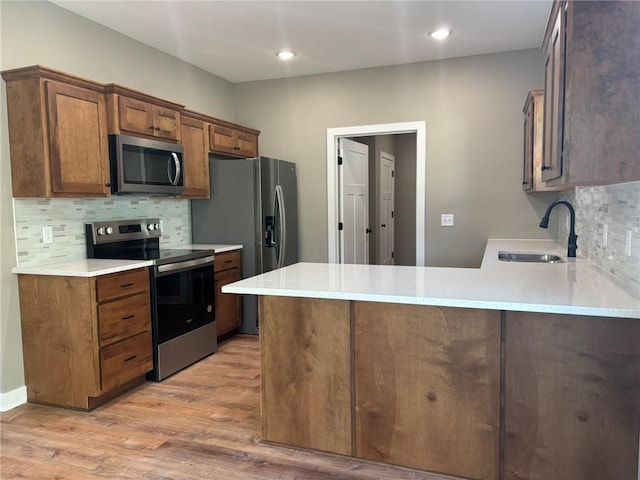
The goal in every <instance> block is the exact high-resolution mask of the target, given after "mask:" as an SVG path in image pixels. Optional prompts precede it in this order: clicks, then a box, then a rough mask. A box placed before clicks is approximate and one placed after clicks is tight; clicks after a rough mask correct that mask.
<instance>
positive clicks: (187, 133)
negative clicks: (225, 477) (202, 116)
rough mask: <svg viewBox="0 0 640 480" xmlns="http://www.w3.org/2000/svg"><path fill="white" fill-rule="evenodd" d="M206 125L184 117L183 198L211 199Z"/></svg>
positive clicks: (182, 131) (182, 132) (182, 122)
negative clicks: (184, 188)
mask: <svg viewBox="0 0 640 480" xmlns="http://www.w3.org/2000/svg"><path fill="white" fill-rule="evenodd" d="M205 128H206V124H205V123H204V122H202V121H200V120H195V119H192V118H188V117H185V116H184V115H183V116H182V120H181V132H180V133H181V137H182V147H183V152H184V182H185V187H186V190H185V192H184V193H183V194H182V196H183V197H205V198H209V195H210V186H209V149H208V145H207V136H206V135H207V132H206V131H205Z"/></svg>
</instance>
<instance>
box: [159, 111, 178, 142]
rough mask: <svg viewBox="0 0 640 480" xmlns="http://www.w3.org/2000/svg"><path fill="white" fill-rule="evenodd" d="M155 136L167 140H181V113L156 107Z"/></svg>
mask: <svg viewBox="0 0 640 480" xmlns="http://www.w3.org/2000/svg"><path fill="white" fill-rule="evenodd" d="M153 135H154V136H156V137H161V138H166V139H167V140H179V139H180V112H178V111H176V110H171V109H170V108H164V107H160V106H157V105H154V106H153Z"/></svg>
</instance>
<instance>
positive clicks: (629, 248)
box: [624, 230, 633, 257]
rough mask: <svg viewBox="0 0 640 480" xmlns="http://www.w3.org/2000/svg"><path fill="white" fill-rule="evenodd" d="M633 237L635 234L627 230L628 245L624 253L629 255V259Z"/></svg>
mask: <svg viewBox="0 0 640 480" xmlns="http://www.w3.org/2000/svg"><path fill="white" fill-rule="evenodd" d="M632 236H633V232H632V231H631V230H627V243H626V245H625V248H624V251H625V253H626V254H627V257H630V256H631V237H632Z"/></svg>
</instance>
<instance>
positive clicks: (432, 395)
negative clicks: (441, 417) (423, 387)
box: [427, 392, 436, 402]
mask: <svg viewBox="0 0 640 480" xmlns="http://www.w3.org/2000/svg"><path fill="white" fill-rule="evenodd" d="M427 398H428V399H429V401H431V402H433V401H434V400H435V399H436V394H435V393H433V392H429V393H427Z"/></svg>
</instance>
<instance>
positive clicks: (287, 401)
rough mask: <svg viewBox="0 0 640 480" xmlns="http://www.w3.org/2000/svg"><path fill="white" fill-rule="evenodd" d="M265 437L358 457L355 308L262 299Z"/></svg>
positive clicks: (336, 303)
mask: <svg viewBox="0 0 640 480" xmlns="http://www.w3.org/2000/svg"><path fill="white" fill-rule="evenodd" d="M260 353H261V384H262V433H263V438H264V439H265V440H267V441H271V442H278V443H283V444H287V445H292V446H297V447H302V448H311V449H316V450H325V451H331V452H335V453H341V454H345V455H352V454H353V450H352V415H351V409H352V402H351V334H350V302H348V301H342V300H324V299H312V298H291V297H270V296H264V297H260Z"/></svg>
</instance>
